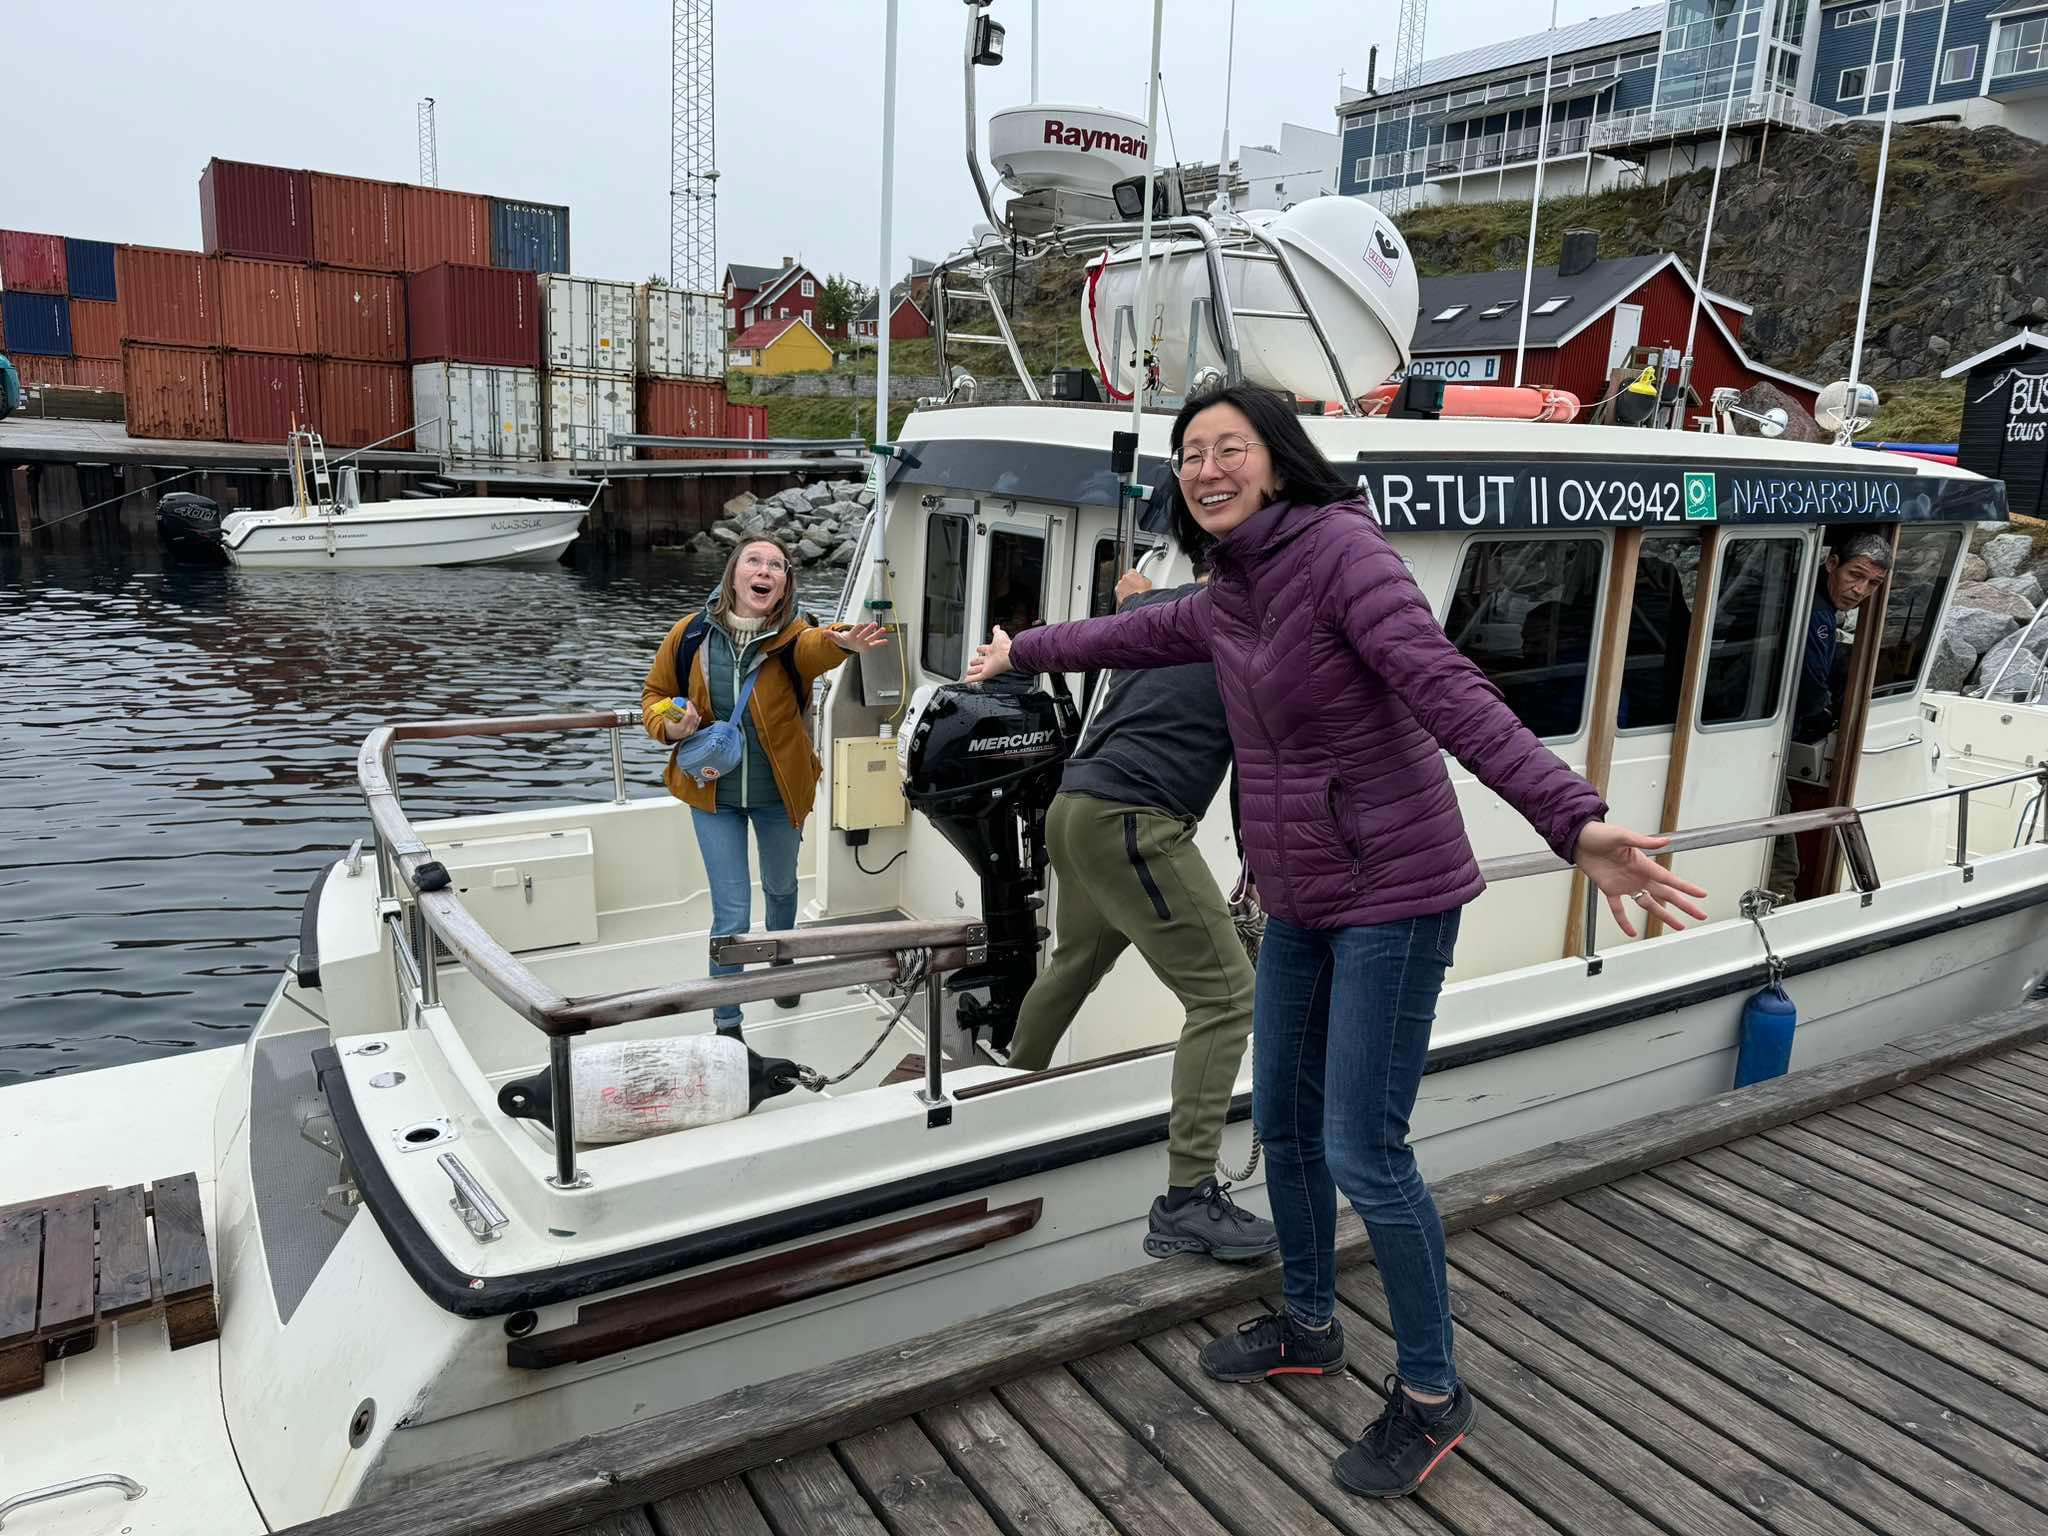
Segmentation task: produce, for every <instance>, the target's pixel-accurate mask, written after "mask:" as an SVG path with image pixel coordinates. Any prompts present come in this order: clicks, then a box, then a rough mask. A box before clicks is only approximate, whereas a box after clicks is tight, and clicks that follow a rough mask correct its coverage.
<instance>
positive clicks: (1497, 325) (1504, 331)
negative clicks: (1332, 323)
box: [1413, 255, 1670, 352]
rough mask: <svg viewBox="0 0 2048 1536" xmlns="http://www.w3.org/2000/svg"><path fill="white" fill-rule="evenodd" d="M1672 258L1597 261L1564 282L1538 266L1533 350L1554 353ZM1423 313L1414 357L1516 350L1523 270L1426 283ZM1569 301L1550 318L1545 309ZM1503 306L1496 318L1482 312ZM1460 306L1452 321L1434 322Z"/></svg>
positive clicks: (1532, 287) (1532, 300) (1532, 294)
mask: <svg viewBox="0 0 2048 1536" xmlns="http://www.w3.org/2000/svg"><path fill="white" fill-rule="evenodd" d="M1668 260H1670V257H1669V256H1668V255H1659V256H1616V257H1611V258H1609V259H1607V260H1605V261H1596V262H1594V263H1593V264H1592V265H1591V266H1589V267H1587V268H1586V269H1585V270H1584V271H1582V272H1574V273H1573V274H1572V275H1571V276H1570V277H1559V276H1558V275H1557V268H1556V267H1555V266H1549V267H1538V268H1537V269H1536V271H1535V273H1534V276H1533V278H1532V280H1531V282H1530V284H1529V345H1530V346H1532V347H1554V346H1557V345H1558V344H1559V343H1560V342H1562V341H1563V340H1564V339H1565V338H1566V337H1568V336H1570V335H1571V334H1572V333H1573V332H1574V331H1576V330H1578V329H1579V327H1581V326H1582V325H1584V324H1585V323H1586V321H1587V320H1588V319H1589V318H1591V317H1592V316H1594V315H1597V314H1599V313H1600V312H1601V311H1602V310H1604V309H1606V308H1608V307H1609V306H1610V305H1613V304H1616V303H1618V302H1619V301H1620V300H1622V299H1623V298H1625V297H1626V296H1627V295H1628V294H1629V293H1631V292H1633V291H1634V290H1635V289H1636V288H1637V287H1638V286H1639V285H1640V284H1641V283H1642V281H1643V279H1644V278H1646V277H1648V276H1649V275H1650V274H1651V273H1652V272H1654V271H1656V270H1657V269H1658V268H1659V267H1661V266H1663V265H1664V263H1665V262H1666V261H1668ZM1421 289H1422V308H1421V312H1420V313H1419V314H1418V315H1417V316H1416V320H1415V340H1414V343H1413V349H1414V350H1415V351H1417V352H1474V351H1477V352H1485V351H1492V350H1498V349H1499V348H1501V347H1512V346H1513V345H1514V344H1515V336H1516V334H1517V333H1518V331H1519V329H1520V326H1521V322H1522V311H1521V302H1522V269H1521V268H1520V267H1515V268H1512V269H1509V270H1503V271H1499V272H1465V273H1458V274H1455V275H1452V276H1448V277H1425V278H1424V279H1422V284H1421ZM1556 298H1562V299H1565V300H1567V301H1568V302H1566V303H1565V304H1564V305H1563V306H1562V307H1560V308H1557V309H1554V310H1552V311H1551V312H1550V313H1548V314H1539V313H1538V311H1539V310H1540V309H1542V307H1543V305H1544V304H1545V303H1546V302H1547V301H1549V300H1551V299H1556ZM1502 303H1506V304H1507V305H1508V306H1509V307H1508V308H1507V310H1506V311H1505V312H1504V313H1502V314H1500V315H1498V316H1496V317H1493V318H1491V319H1489V318H1487V317H1486V315H1485V311H1486V310H1488V309H1489V308H1491V307H1493V306H1494V305H1497V304H1502ZM1460 305H1462V306H1463V308H1462V310H1460V312H1459V313H1458V314H1456V315H1454V316H1453V317H1452V318H1451V319H1449V320H1437V319H1435V318H1434V317H1435V316H1437V315H1440V314H1442V313H1443V312H1444V311H1445V310H1447V309H1452V308H1456V307H1458V306H1460Z"/></svg>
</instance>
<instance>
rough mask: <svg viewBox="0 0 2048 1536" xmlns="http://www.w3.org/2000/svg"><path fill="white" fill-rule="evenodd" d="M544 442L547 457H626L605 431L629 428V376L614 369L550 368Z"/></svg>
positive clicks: (626, 452) (630, 452) (628, 450)
mask: <svg viewBox="0 0 2048 1536" xmlns="http://www.w3.org/2000/svg"><path fill="white" fill-rule="evenodd" d="M542 392H543V393H544V394H545V395H546V397H547V406H548V416H547V429H548V431H547V446H548V455H547V456H548V457H549V458H551V459H630V458H632V457H633V450H632V449H631V448H614V447H612V446H611V434H612V433H614V432H622V433H627V434H630V433H631V432H632V431H633V380H632V379H631V378H630V377H622V376H621V375H619V374H615V373H565V372H560V371H550V372H549V374H548V376H547V384H546V387H545V389H544V390H543V391H542Z"/></svg>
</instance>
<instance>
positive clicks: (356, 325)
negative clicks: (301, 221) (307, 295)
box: [311, 267, 405, 363]
mask: <svg viewBox="0 0 2048 1536" xmlns="http://www.w3.org/2000/svg"><path fill="white" fill-rule="evenodd" d="M311 281H312V285H313V320H314V325H315V328H316V329H317V330H318V332H319V336H320V352H321V355H322V356H325V357H342V358H353V359H355V360H357V361H360V362H367V363H402V362H404V361H405V279H404V278H402V277H399V276H396V275H395V274H393V273H389V272H357V271H346V270H343V269H342V268H340V267H316V268H315V269H314V270H313V272H312V275H311Z"/></svg>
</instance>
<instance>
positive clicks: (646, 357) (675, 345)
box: [639, 283, 725, 379]
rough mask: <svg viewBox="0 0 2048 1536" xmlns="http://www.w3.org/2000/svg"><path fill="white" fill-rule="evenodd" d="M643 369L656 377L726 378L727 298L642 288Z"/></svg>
mask: <svg viewBox="0 0 2048 1536" xmlns="http://www.w3.org/2000/svg"><path fill="white" fill-rule="evenodd" d="M639 321H640V325H639V330H640V361H639V367H640V371H641V372H642V373H644V374H646V375H647V376H648V377H650V378H656V379H722V378H724V377H725V298H724V296H723V295H722V294H716V293H693V292H691V291H690V290H689V289H686V288H657V287H654V286H653V285H651V284H646V283H643V284H642V285H641V286H640V315H639Z"/></svg>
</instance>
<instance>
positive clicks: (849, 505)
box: [825, 501, 868, 523]
mask: <svg viewBox="0 0 2048 1536" xmlns="http://www.w3.org/2000/svg"><path fill="white" fill-rule="evenodd" d="M867 511H868V508H867V503H866V502H863V501H835V502H833V503H832V505H831V506H829V507H827V508H826V509H825V515H826V516H827V517H829V518H833V519H835V520H836V521H838V522H841V523H857V522H859V521H860V520H861V519H862V518H863V517H866V516H867Z"/></svg>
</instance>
